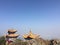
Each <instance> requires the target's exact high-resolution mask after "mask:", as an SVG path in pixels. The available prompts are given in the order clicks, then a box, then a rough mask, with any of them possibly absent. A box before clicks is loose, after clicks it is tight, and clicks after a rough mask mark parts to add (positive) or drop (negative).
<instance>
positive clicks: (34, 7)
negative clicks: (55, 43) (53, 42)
mask: <svg viewBox="0 0 60 45" xmlns="http://www.w3.org/2000/svg"><path fill="white" fill-rule="evenodd" d="M10 28H14V29H17V30H18V33H19V34H20V35H22V34H25V33H28V32H29V31H30V29H31V30H32V32H33V33H36V34H40V36H42V37H43V38H48V39H50V38H60V1H59V0H0V35H4V34H6V32H7V30H8V29H10Z"/></svg>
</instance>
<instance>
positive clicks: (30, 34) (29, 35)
mask: <svg viewBox="0 0 60 45" xmlns="http://www.w3.org/2000/svg"><path fill="white" fill-rule="evenodd" d="M38 36H39V35H37V34H33V33H32V32H31V31H30V32H29V33H28V34H25V35H23V37H24V38H32V39H34V38H36V37H38Z"/></svg>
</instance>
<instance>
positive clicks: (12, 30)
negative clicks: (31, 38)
mask: <svg viewBox="0 0 60 45" xmlns="http://www.w3.org/2000/svg"><path fill="white" fill-rule="evenodd" d="M16 31H17V30H14V29H9V30H8V32H16Z"/></svg>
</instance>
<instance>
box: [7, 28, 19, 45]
mask: <svg viewBox="0 0 60 45" xmlns="http://www.w3.org/2000/svg"><path fill="white" fill-rule="evenodd" d="M16 32H17V31H16V30H14V29H9V30H8V34H7V35H6V45H9V44H11V42H14V41H15V40H16V38H17V37H18V36H19V35H18V34H15V33H16Z"/></svg>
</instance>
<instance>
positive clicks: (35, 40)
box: [26, 38, 50, 45]
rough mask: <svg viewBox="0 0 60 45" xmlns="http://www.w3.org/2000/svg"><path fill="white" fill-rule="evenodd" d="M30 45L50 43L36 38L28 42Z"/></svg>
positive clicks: (47, 44) (46, 44)
mask: <svg viewBox="0 0 60 45" xmlns="http://www.w3.org/2000/svg"><path fill="white" fill-rule="evenodd" d="M26 41H27V42H28V44H29V45H49V44H50V42H49V41H47V40H44V39H42V38H35V39H31V40H26Z"/></svg>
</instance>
